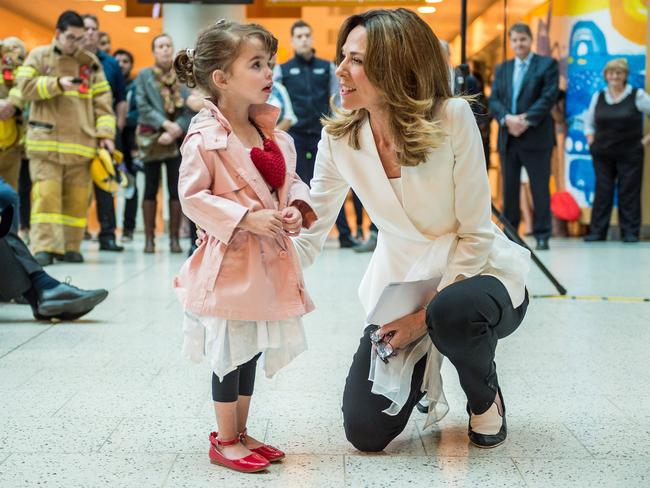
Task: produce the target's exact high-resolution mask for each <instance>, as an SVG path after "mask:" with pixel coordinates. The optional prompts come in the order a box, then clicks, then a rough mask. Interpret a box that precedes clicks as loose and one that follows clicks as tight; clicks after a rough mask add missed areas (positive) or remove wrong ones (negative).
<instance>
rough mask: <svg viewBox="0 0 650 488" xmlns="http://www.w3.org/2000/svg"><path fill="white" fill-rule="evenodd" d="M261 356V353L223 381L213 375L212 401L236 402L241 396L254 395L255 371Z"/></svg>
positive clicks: (238, 367)
mask: <svg viewBox="0 0 650 488" xmlns="http://www.w3.org/2000/svg"><path fill="white" fill-rule="evenodd" d="M261 354H262V353H261V352H260V353H258V354H257V355H256V356H255V357H254V358H253V359H251V360H250V361H248V362H246V363H244V364H242V365H240V366H237V369H236V370H235V371H231V372H230V373H228V374H227V375H226V376H224V377H223V380H222V381H219V378H218V377H217V375H216V374H214V373H212V400H213V401H215V402H236V401H237V398H238V397H239V396H240V395H241V396H251V395H253V389H254V388H255V369H256V368H257V360H258V359H259V357H260V355H261Z"/></svg>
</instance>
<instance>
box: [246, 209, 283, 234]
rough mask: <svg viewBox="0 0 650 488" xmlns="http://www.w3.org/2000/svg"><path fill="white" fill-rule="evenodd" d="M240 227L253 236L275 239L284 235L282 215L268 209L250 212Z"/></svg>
mask: <svg viewBox="0 0 650 488" xmlns="http://www.w3.org/2000/svg"><path fill="white" fill-rule="evenodd" d="M238 227H239V228H240V229H243V230H247V231H249V232H252V233H253V234H257V235H260V236H264V237H271V238H275V237H276V236H279V235H282V213H281V212H278V211H276V210H268V209H264V210H258V211H257V212H248V213H247V214H246V216H245V217H244V218H243V219H242V221H241V222H240V223H239V226H238Z"/></svg>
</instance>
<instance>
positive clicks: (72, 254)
mask: <svg viewBox="0 0 650 488" xmlns="http://www.w3.org/2000/svg"><path fill="white" fill-rule="evenodd" d="M56 258H57V259H60V260H61V261H63V262H64V263H83V262H84V257H83V256H82V255H81V253H80V252H77V251H66V252H65V254H64V255H63V256H61V255H59V256H56Z"/></svg>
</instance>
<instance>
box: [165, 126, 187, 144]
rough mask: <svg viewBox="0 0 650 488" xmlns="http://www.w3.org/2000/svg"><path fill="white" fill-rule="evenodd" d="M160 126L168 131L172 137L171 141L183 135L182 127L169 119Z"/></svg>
mask: <svg viewBox="0 0 650 488" xmlns="http://www.w3.org/2000/svg"><path fill="white" fill-rule="evenodd" d="M162 128H163V129H165V132H169V135H170V136H171V137H172V141H173V140H175V139H178V138H179V137H180V136H182V135H183V128H182V127H181V126H180V125H178V124H177V123H176V122H172V121H171V120H165V121H164V122H163V124H162ZM161 144H162V143H161Z"/></svg>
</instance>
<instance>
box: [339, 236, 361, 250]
mask: <svg viewBox="0 0 650 488" xmlns="http://www.w3.org/2000/svg"><path fill="white" fill-rule="evenodd" d="M359 244H360V242H359V241H357V240H356V239H355V238H354V237H352V235H347V236H342V237H339V245H340V246H341V248H354V247H356V246H358V245H359Z"/></svg>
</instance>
